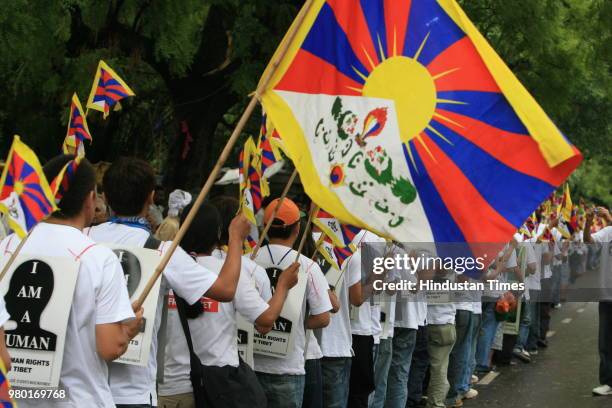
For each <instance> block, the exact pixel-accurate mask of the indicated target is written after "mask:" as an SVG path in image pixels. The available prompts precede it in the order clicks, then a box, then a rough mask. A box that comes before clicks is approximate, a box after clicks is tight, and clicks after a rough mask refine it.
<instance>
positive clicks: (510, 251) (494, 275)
mask: <svg viewBox="0 0 612 408" xmlns="http://www.w3.org/2000/svg"><path fill="white" fill-rule="evenodd" d="M516 244H517V243H516V241H514V240H512V241H511V242H510V243H509V244H507V245H506V246H505V247H504V249H503V251H502V252H500V254H499V255H498V257H497V259H496V261H495V263H494V264H493V265H491V266H490V267H489V270H488V273H486V274H485V276H484V277H483V280H484V281H485V290H484V292H483V295H482V297H483V303H482V322H481V329H480V333H479V335H478V343H477V346H476V373H481V374H484V373H488V372H489V371H491V369H492V367H491V364H490V361H491V347H492V346H493V341H494V340H495V333H496V332H497V328H498V326H499V322H498V321H497V319H496V318H495V305H496V302H497V300H498V299H499V297H500V296H502V295H503V291H498V290H494V289H491V288H490V286H489V285H488V283H487V282H488V281H490V280H497V281H500V282H504V281H505V277H506V274H508V273H513V272H516V269H517V261H516V251H515V249H516Z"/></svg>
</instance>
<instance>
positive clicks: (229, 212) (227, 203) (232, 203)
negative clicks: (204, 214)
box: [211, 196, 240, 245]
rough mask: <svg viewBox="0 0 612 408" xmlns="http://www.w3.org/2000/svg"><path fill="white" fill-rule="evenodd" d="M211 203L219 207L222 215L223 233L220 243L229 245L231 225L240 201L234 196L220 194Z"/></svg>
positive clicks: (218, 209)
mask: <svg viewBox="0 0 612 408" xmlns="http://www.w3.org/2000/svg"><path fill="white" fill-rule="evenodd" d="M211 204H212V205H214V206H215V207H216V208H217V211H218V212H219V215H220V216H221V235H220V236H219V244H220V245H227V243H228V242H229V226H230V224H231V222H232V220H233V219H234V217H235V216H236V214H237V213H238V209H239V208H240V201H238V199H237V198H234V197H229V196H219V197H215V198H214V199H212V200H211Z"/></svg>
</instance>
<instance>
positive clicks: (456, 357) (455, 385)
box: [446, 310, 474, 405]
mask: <svg viewBox="0 0 612 408" xmlns="http://www.w3.org/2000/svg"><path fill="white" fill-rule="evenodd" d="M472 316H473V315H472V312H471V311H469V310H457V312H456V313H455V330H456V333H457V340H456V341H455V345H454V346H453V351H451V354H450V357H449V363H448V382H449V384H450V389H449V391H448V395H447V400H446V404H447V405H453V404H454V403H455V401H456V400H457V397H460V396H462V395H463V394H465V393H466V392H467V391H468V390H469V389H470V381H469V378H466V372H467V371H468V370H466V367H469V366H470V356H471V351H472V342H473V328H474V319H473V318H472ZM470 376H471V374H470Z"/></svg>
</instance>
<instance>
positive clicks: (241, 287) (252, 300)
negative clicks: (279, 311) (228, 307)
mask: <svg viewBox="0 0 612 408" xmlns="http://www.w3.org/2000/svg"><path fill="white" fill-rule="evenodd" d="M234 306H235V307H236V310H237V311H238V313H240V314H241V315H242V316H243V317H244V318H245V319H247V320H248V321H249V322H251V323H255V320H257V318H258V317H259V316H260V315H261V314H262V313H263V312H265V311H266V310H267V309H268V308H269V307H270V305H268V304H267V303H266V302H265V301H264V300H263V299H262V298H261V296H259V292H257V289H256V288H255V285H254V282H253V280H252V279H251V277H250V276H247V275H246V274H244V273H241V274H240V279H239V280H238V287H237V288H236V296H235V297H234Z"/></svg>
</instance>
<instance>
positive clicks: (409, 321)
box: [394, 249, 427, 330]
mask: <svg viewBox="0 0 612 408" xmlns="http://www.w3.org/2000/svg"><path fill="white" fill-rule="evenodd" d="M404 252H405V251H403V250H400V249H398V253H400V254H403V253H404ZM396 273H397V274H398V276H399V279H401V280H403V281H408V282H413V283H415V284H416V283H417V282H418V279H417V275H416V274H415V273H412V270H411V269H410V268H401V269H399V270H398V271H397V272H396ZM395 302H396V303H395V322H394V326H395V327H401V328H404V329H415V330H416V329H418V328H419V326H425V321H426V318H427V298H426V296H425V292H423V291H419V292H417V293H411V292H408V291H402V292H400V293H399V294H398V295H397V297H396V301H395Z"/></svg>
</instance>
